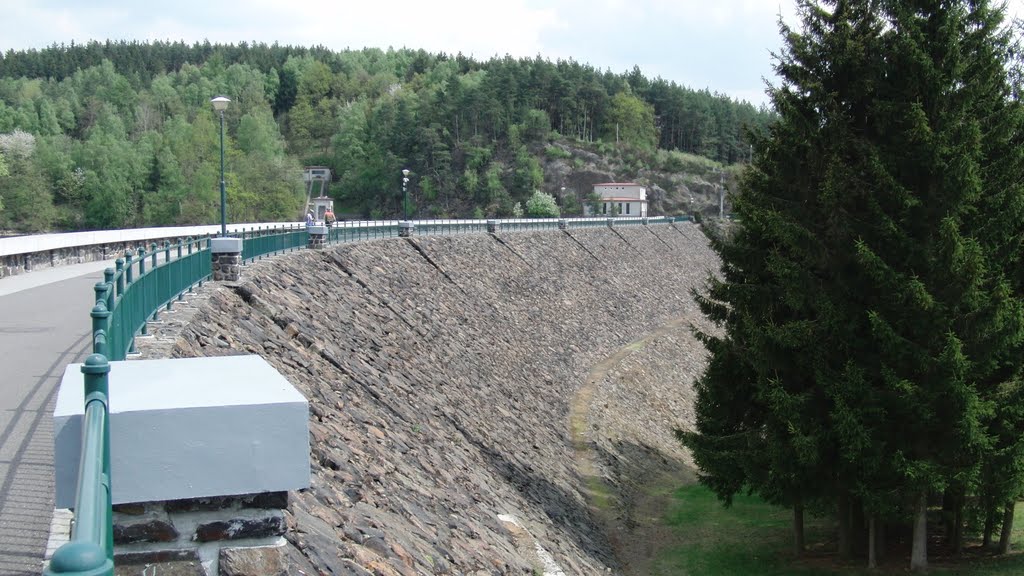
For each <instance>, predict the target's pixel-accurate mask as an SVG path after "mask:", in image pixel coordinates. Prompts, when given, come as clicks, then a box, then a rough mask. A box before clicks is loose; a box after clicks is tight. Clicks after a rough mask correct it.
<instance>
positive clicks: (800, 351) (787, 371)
mask: <svg viewBox="0 0 1024 576" xmlns="http://www.w3.org/2000/svg"><path fill="white" fill-rule="evenodd" d="M800 15H801V22H802V23H801V30H800V31H799V32H796V31H793V30H790V29H788V28H786V27H785V26H783V28H782V30H783V33H784V35H785V38H786V48H785V50H784V52H783V53H782V54H781V55H780V56H779V60H778V64H777V71H778V73H779V75H780V77H781V78H782V84H781V85H780V86H779V87H776V88H773V89H772V91H771V93H772V99H773V101H774V103H775V107H776V110H777V111H778V112H779V114H780V117H781V118H780V121H779V122H778V123H777V124H776V125H774V126H773V127H772V128H771V129H770V131H769V133H768V135H767V136H766V137H764V138H762V139H755V144H754V146H755V149H756V150H757V152H758V153H757V154H756V160H755V162H754V165H753V166H752V169H751V170H750V171H749V172H748V173H747V175H746V176H745V177H744V178H743V182H742V186H741V190H742V193H741V196H740V198H739V199H738V200H737V202H736V206H735V210H736V212H737V213H738V214H739V216H740V219H741V220H742V225H741V226H742V228H741V230H740V231H739V232H738V233H736V234H735V235H734V236H733V237H732V239H731V240H728V241H723V240H718V241H716V242H714V246H715V248H716V250H717V251H718V252H719V254H720V255H721V257H722V260H723V274H722V276H721V279H719V280H713V281H712V282H711V285H710V287H709V291H708V293H707V296H706V297H703V298H699V299H698V301H699V303H700V305H701V307H702V309H703V310H704V312H705V313H706V314H708V315H709V316H710V317H711V318H712V319H713V320H715V321H716V322H718V323H719V324H720V325H721V326H722V327H723V328H724V329H725V330H724V335H723V336H721V337H712V336H708V335H704V336H703V339H704V341H705V342H707V343H708V347H709V350H710V351H711V354H712V358H711V362H710V365H709V368H708V371H707V372H706V373H705V374H704V376H703V378H702V379H701V380H700V382H699V386H698V393H699V401H698V429H697V431H696V432H695V433H693V434H687V435H683V439H684V442H685V443H686V444H687V445H689V446H690V447H691V448H693V450H694V456H695V458H696V460H697V462H698V463H699V464H700V465H701V466H702V468H703V476H702V480H703V481H704V482H705V483H706V484H708V485H709V486H711V487H712V488H713V489H715V490H716V492H718V493H719V496H721V497H723V498H726V499H727V498H728V496H730V495H731V493H733V492H735V491H737V490H740V489H742V488H747V489H750V490H753V491H755V492H758V493H760V494H761V495H762V496H765V497H766V498H767V499H768V500H769V501H773V502H776V503H780V504H787V505H792V506H794V509H795V510H797V509H798V508H797V507H799V506H800V505H801V503H802V502H804V501H808V500H814V501H820V502H831V505H833V506H835V509H836V513H837V518H838V520H839V522H838V525H839V538H838V542H839V552H840V554H841V555H843V556H847V555H849V554H850V552H851V551H852V544H853V542H854V539H855V536H859V537H861V538H859V539H863V535H861V534H857V533H855V532H854V531H853V522H852V518H854V517H860V516H862V517H864V518H865V519H866V520H867V524H868V525H869V526H870V527H871V528H872V530H871V533H869V534H868V535H866V536H867V542H868V552H869V564H873V563H874V562H875V557H874V554H873V551H874V550H875V546H874V544H875V543H876V542H878V541H880V540H881V538H880V537H879V536H878V535H877V534H875V533H874V527H876V526H880V525H882V523H893V522H902V523H910V524H911V525H912V526H913V530H914V540H913V551H912V555H911V556H912V557H911V566H912V568H914V569H923V568H926V567H927V553H926V542H927V540H926V533H925V530H926V523H925V511H926V507H927V503H928V497H929V495H932V494H942V493H944V492H945V493H947V494H948V495H950V496H952V497H953V501H955V502H958V503H959V504H957V505H956V508H957V509H958V510H959V513H958V514H957V515H956V516H955V517H956V518H957V519H958V520H957V522H956V523H955V524H956V527H955V529H954V532H955V533H956V534H959V526H962V522H961V521H959V518H961V517H962V511H963V503H964V502H966V495H967V494H969V493H972V492H974V491H976V490H977V489H978V487H979V486H980V481H981V474H982V470H983V462H985V458H986V455H987V454H991V455H995V454H996V453H997V451H996V450H995V448H994V446H995V445H998V442H997V441H995V440H994V438H995V437H996V436H998V433H997V431H996V430H995V428H994V424H996V423H998V426H999V430H1000V431H1002V430H1005V429H1006V428H1007V427H1008V426H1009V427H1010V428H1011V429H1013V426H1016V425H1017V423H1016V422H1015V421H1014V418H1015V413H1013V412H1012V411H1002V412H1000V413H999V414H1000V417H999V418H994V417H993V416H992V414H993V411H992V410H991V407H992V403H993V402H994V401H995V399H996V397H997V396H998V395H1000V394H1002V396H1003V397H1005V396H1006V395H1007V392H1006V387H1005V382H1006V381H1007V380H1009V379H1010V378H1012V377H1013V376H1015V375H1016V374H1017V373H1018V366H1017V365H1016V363H1018V362H1019V360H1015V358H1016V357H1019V345H1020V335H1021V313H1020V304H1019V300H1018V295H1019V288H1020V284H1019V283H1017V284H1015V283H1014V281H1013V278H1012V276H1011V274H1010V270H1011V268H1009V267H1007V263H1006V262H1007V261H1006V259H1005V258H1004V257H1006V256H1007V254H1009V253H1010V252H1013V248H1012V247H1014V246H1016V247H1017V250H1018V251H1019V246H1020V241H1021V238H1022V236H1021V233H1020V225H1019V224H1018V222H1019V220H1020V219H1019V214H1020V208H1019V205H1020V199H1021V189H1020V185H1019V184H1017V183H1016V181H1015V179H1014V176H1013V174H1019V160H1017V156H1018V155H1017V154H1016V153H1015V152H1014V151H1013V148H1012V146H1011V145H1010V144H1011V143H1012V142H1013V141H1014V139H1015V138H1018V137H1019V134H1020V114H1019V112H1017V111H1016V107H1015V105H1014V104H1013V103H1012V102H1010V98H1009V90H1008V82H1007V78H1006V65H1007V55H1008V51H1007V47H1008V37H1007V36H1006V34H1005V32H1003V31H1001V29H1000V23H1001V20H1002V15H1001V13H1000V12H999V11H998V10H995V9H993V8H992V7H991V6H990V5H989V3H988V2H986V1H979V2H970V1H948V2H941V3H936V2H929V1H915V0H902V1H896V0H849V1H843V0H830V1H826V2H818V1H813V0H803V1H801V2H800ZM995 206H1000V207H1002V209H1004V210H1006V211H1007V212H1008V214H1005V215H1002V216H1001V217H1000V218H998V219H996V220H997V221H993V222H986V223H984V225H982V223H981V222H980V221H981V220H982V218H981V216H980V214H981V213H983V212H984V211H985V210H986V209H989V208H991V207H995ZM1013 215H1017V216H1018V218H1017V219H1016V220H1014V219H1013ZM1014 254H1016V253H1015V252H1014ZM1016 258H1017V257H1016V256H1015V255H1014V256H1013V257H1012V258H1011V261H1016ZM743 401H746V406H745V407H744V409H743V410H740V409H738V408H736V407H729V406H724V405H723V403H724V402H743ZM741 432H742V433H743V434H745V435H746V436H747V437H752V438H756V440H757V444H758V445H757V446H755V447H753V449H752V450H750V451H749V452H748V453H747V454H742V453H738V452H737V451H736V449H735V441H734V438H735V437H736V436H733V435H735V434H738V433H741ZM1003 437H1004V438H1005V437H1007V435H1006V434H1005V433H1004V434H1003ZM748 446H749V445H748ZM1017 452H1019V450H1017V451H1016V452H1015V451H1014V447H1013V446H1003V447H1002V449H1001V451H999V452H998V453H999V454H1002V455H1003V456H1006V454H1011V455H1013V454H1016V453H1017ZM744 457H746V458H749V459H750V460H749V461H750V462H752V463H757V464H760V465H764V466H766V467H767V469H766V470H763V471H761V472H760V473H758V472H756V471H755V470H754V469H752V468H751V467H750V466H744V465H742V464H737V463H735V462H733V459H734V458H744ZM1009 458H1010V460H1009V462H1007V461H1005V460H1004V461H1002V464H1003V465H1004V466H1003V467H1002V468H1000V470H1001V471H1000V472H995V471H994V470H995V468H997V466H995V465H993V466H990V470H993V471H992V474H995V475H997V476H999V477H1000V478H1003V479H1006V475H1007V474H1008V473H1010V470H1011V469H1012V468H1013V466H1005V465H1006V464H1009V463H1012V462H1019V461H1017V460H1014V459H1013V458H1014V456H1009ZM994 463H995V461H994V460H993V464H994ZM814 479H817V482H814V481H813V480H814ZM1007 485H1013V482H1012V481H1009V482H1008V484H1007ZM1018 485H1019V483H1018ZM780 494H782V495H784V496H783V497H780ZM1007 497H1008V494H1007V493H1006V492H1004V493H1002V494H1000V495H999V496H998V497H995V498H996V500H998V499H1000V498H1002V502H1006V499H1007ZM794 520H795V528H797V529H798V523H799V518H798V516H797V515H796V514H795V515H794ZM798 538H799V536H798ZM953 540H954V542H958V536H954V538H953ZM957 545H958V544H957Z"/></svg>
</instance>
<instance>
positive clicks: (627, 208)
mask: <svg viewBox="0 0 1024 576" xmlns="http://www.w3.org/2000/svg"><path fill="white" fill-rule="evenodd" d="M631 204H632V202H627V203H626V214H629V206H630V205H631Z"/></svg>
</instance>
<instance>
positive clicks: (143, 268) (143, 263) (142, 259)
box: [132, 246, 149, 351]
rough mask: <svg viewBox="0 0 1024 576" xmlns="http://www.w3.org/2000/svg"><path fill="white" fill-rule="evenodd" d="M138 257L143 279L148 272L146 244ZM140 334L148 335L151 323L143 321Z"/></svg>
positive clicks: (133, 348) (140, 276) (140, 249)
mask: <svg viewBox="0 0 1024 576" xmlns="http://www.w3.org/2000/svg"><path fill="white" fill-rule="evenodd" d="M138 259H139V278H140V279H141V278H142V276H143V275H145V274H146V247H145V246H141V247H139V254H138ZM134 300H136V301H138V299H134ZM139 306H140V307H141V306H143V304H139ZM142 316H143V317H145V316H146V314H145V313H143V314H142ZM139 334H141V335H143V336H146V335H147V334H149V323H148V322H143V323H142V329H141V330H139ZM132 350H133V351H134V350H135V339H134V338H132Z"/></svg>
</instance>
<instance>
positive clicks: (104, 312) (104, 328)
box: [89, 282, 110, 356]
mask: <svg viewBox="0 0 1024 576" xmlns="http://www.w3.org/2000/svg"><path fill="white" fill-rule="evenodd" d="M109 289H110V285H109V284H107V283H106V282H97V283H96V284H95V285H94V286H93V290H94V291H95V292H96V305H95V306H93V308H92V312H90V314H89V315H90V316H91V317H92V352H93V354H103V355H104V356H109V355H110V351H109V350H108V346H107V332H108V331H109V330H110V308H109V307H108V306H107V291H108V290H109Z"/></svg>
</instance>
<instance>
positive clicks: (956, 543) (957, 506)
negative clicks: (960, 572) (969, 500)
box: [949, 492, 964, 558]
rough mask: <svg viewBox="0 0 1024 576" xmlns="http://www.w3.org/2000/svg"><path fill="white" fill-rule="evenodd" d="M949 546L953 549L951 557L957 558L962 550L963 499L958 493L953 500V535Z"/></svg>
mask: <svg viewBox="0 0 1024 576" xmlns="http://www.w3.org/2000/svg"><path fill="white" fill-rule="evenodd" d="M949 544H950V546H951V547H952V548H953V556H955V557H957V558H959V557H960V554H961V553H962V552H963V549H964V497H963V495H962V494H960V493H959V492H958V493H957V494H956V496H955V497H954V499H953V533H952V534H951V535H950V538H949Z"/></svg>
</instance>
